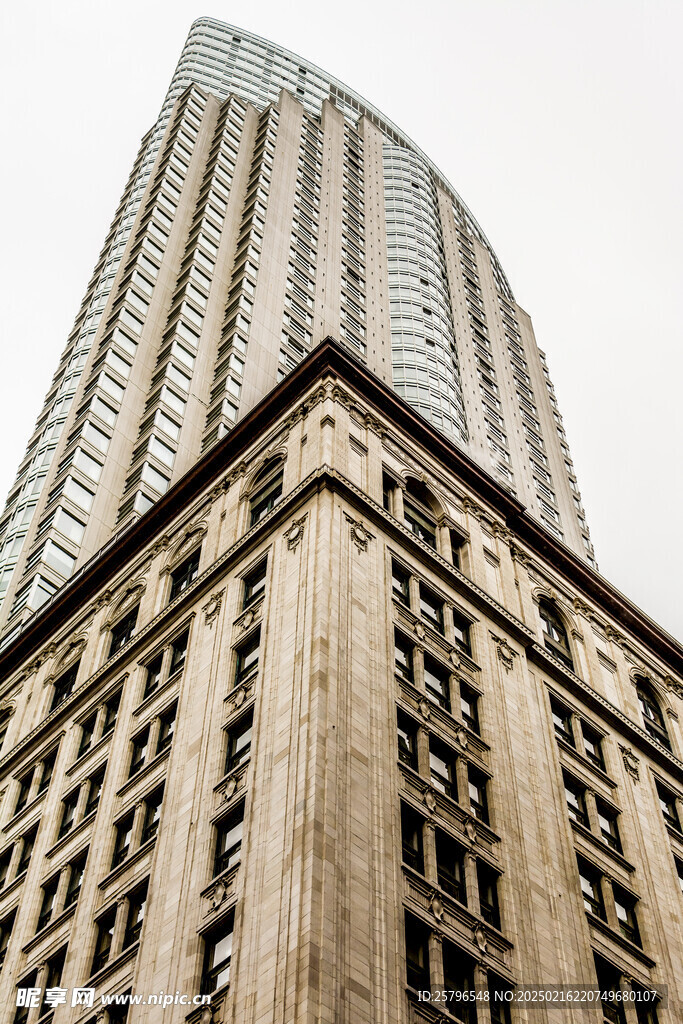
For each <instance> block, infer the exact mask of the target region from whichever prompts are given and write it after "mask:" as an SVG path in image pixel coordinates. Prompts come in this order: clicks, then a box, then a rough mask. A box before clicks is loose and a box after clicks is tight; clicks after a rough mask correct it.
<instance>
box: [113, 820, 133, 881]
mask: <svg viewBox="0 0 683 1024" xmlns="http://www.w3.org/2000/svg"><path fill="white" fill-rule="evenodd" d="M134 817H135V815H134V814H133V813H131V814H127V815H126V816H125V818H122V819H121V821H119V822H118V824H117V825H116V839H115V841H114V856H113V859H112V863H111V866H112V868H115V867H117V865H119V864H122V863H123V861H124V860H125V859H126V857H127V856H128V854H129V852H130V843H131V839H132V838H133V820H134Z"/></svg>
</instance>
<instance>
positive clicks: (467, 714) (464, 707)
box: [460, 682, 480, 735]
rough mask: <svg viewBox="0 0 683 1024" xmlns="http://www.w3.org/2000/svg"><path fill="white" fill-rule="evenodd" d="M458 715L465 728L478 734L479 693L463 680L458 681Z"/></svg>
mask: <svg viewBox="0 0 683 1024" xmlns="http://www.w3.org/2000/svg"><path fill="white" fill-rule="evenodd" d="M460 715H461V717H462V720H463V722H464V723H465V725H466V726H467V728H468V729H471V730H472V732H476V734H477V735H479V733H480V728H479V694H478V693H477V692H476V690H473V689H472V688H471V687H470V686H468V685H467V683H463V682H461V683H460Z"/></svg>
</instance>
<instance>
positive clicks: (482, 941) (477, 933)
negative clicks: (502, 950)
mask: <svg viewBox="0 0 683 1024" xmlns="http://www.w3.org/2000/svg"><path fill="white" fill-rule="evenodd" d="M474 941H475V942H476V944H477V945H478V946H479V949H480V950H481V951H482V953H485V952H486V948H487V942H486V932H485V931H484V929H483V928H482V926H481V925H480V924H478V925H477V926H476V927H475V929H474Z"/></svg>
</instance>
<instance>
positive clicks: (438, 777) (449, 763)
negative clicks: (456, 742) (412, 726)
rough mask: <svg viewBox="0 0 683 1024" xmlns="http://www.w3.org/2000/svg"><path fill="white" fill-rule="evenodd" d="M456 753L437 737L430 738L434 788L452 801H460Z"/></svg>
mask: <svg viewBox="0 0 683 1024" xmlns="http://www.w3.org/2000/svg"><path fill="white" fill-rule="evenodd" d="M456 761H457V757H456V753H455V751H454V750H451V748H450V747H447V746H446V744H445V743H442V742H441V741H440V740H437V739H436V738H435V737H433V736H430V738H429V767H430V774H431V781H432V786H433V787H434V789H437V790H438V791H439V792H440V793H445V794H446V796H449V797H451V799H452V800H457V799H458V786H457V777H456Z"/></svg>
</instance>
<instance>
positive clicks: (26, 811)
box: [2, 786, 49, 833]
mask: <svg viewBox="0 0 683 1024" xmlns="http://www.w3.org/2000/svg"><path fill="white" fill-rule="evenodd" d="M48 789H49V786H48V787H47V789H44V790H43V792H42V793H39V794H38V796H36V797H35V798H34V799H33V800H32V801H31V803H30V804H25V805H24V806H23V807H22V808H21V810H20V811H17V813H16V814H15V815H14V817H12V818H10V820H9V821H8V822H7V824H6V825H3V828H2V831H3V832H5V833H7V832H11V831H12V829H13V828H14V826H15V825H17V824H19V822H20V821H23V819H24V818H27V817H28V816H29V815H30V814H31V812H32V811H35V809H36V808H37V807H39V806H40V802H41V800H42V799H43V798H44V796H45V794H46V793H47V790H48Z"/></svg>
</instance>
